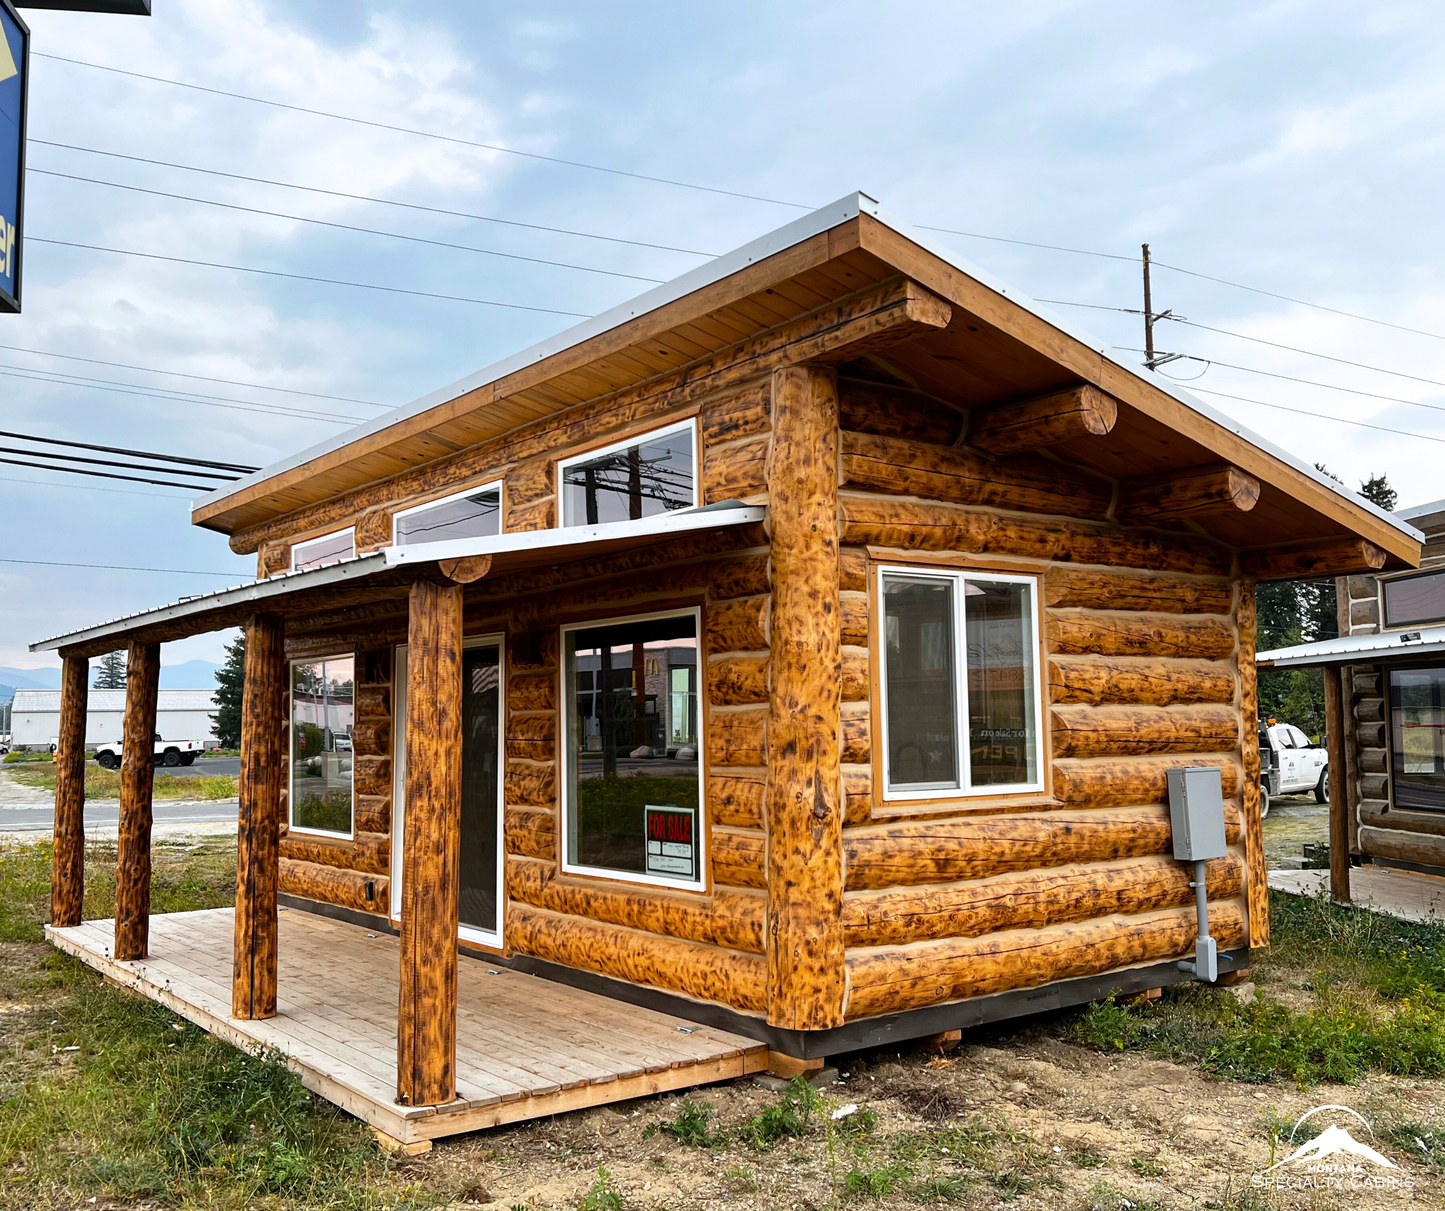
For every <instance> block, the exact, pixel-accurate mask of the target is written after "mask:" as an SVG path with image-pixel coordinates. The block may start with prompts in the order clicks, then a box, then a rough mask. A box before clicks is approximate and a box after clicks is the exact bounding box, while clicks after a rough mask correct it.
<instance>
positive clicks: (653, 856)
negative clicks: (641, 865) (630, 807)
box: [646, 803, 701, 883]
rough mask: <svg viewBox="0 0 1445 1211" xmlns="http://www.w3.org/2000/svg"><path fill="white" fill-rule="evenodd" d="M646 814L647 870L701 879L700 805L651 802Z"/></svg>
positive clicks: (692, 879)
mask: <svg viewBox="0 0 1445 1211" xmlns="http://www.w3.org/2000/svg"><path fill="white" fill-rule="evenodd" d="M646 815H647V873H648V874H649V875H662V876H663V877H664V878H667V879H688V880H690V881H692V882H694V883H695V882H697V880H698V878H699V877H700V873H701V872H700V871H699V862H698V847H697V808H695V807H678V806H677V804H675V803H668V804H663V805H658V804H655V803H649V804H647V805H646Z"/></svg>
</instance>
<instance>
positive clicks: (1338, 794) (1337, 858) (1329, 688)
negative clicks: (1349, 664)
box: [1324, 664, 1350, 904]
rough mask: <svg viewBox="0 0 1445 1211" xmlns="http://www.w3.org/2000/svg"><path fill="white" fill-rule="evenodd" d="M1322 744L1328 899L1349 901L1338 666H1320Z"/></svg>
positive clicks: (1342, 717)
mask: <svg viewBox="0 0 1445 1211" xmlns="http://www.w3.org/2000/svg"><path fill="white" fill-rule="evenodd" d="M1324 673H1325V745H1326V749H1327V751H1328V753H1329V758H1328V762H1329V763H1328V765H1327V766H1326V768H1327V769H1328V770H1329V773H1330V899H1331V900H1333V901H1335V903H1337V904H1348V903H1349V902H1350V821H1349V816H1348V805H1349V796H1348V794H1347V793H1346V792H1347V790H1348V787H1347V786H1346V782H1347V781H1348V778H1347V776H1346V773H1345V711H1344V702H1343V698H1342V693H1341V687H1340V667H1339V665H1337V664H1327V665H1325V666H1324Z"/></svg>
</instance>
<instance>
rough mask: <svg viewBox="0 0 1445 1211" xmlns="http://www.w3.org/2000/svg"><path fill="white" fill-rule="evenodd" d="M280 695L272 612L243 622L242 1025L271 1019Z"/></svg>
mask: <svg viewBox="0 0 1445 1211" xmlns="http://www.w3.org/2000/svg"><path fill="white" fill-rule="evenodd" d="M285 695H286V651H285V627H284V624H283V622H282V619H281V618H280V617H279V616H277V615H275V614H257V615H255V616H254V617H252V618H251V619H250V620H249V621H248V622H247V623H246V672H245V688H244V690H243V692H242V697H241V776H240V801H241V802H240V810H239V815H238V818H237V822H236V933H235V942H234V948H233V950H232V967H231V1016H232V1017H235V1018H242V1019H247V1020H250V1019H256V1018H270V1017H275V1016H276V960H277V943H276V935H277V917H276V897H277V892H278V890H279V889H278V881H279V879H280V856H281V854H280V849H281V783H282V774H283V770H284V769H285V767H286V757H287V754H286V751H285V742H284V739H283V735H284V727H285V718H284V708H283V703H284V702H285Z"/></svg>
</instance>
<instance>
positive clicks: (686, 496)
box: [557, 420, 697, 526]
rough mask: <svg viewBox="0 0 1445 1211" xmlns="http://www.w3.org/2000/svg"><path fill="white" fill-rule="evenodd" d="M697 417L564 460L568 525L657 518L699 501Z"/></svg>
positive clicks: (564, 507)
mask: <svg viewBox="0 0 1445 1211" xmlns="http://www.w3.org/2000/svg"><path fill="white" fill-rule="evenodd" d="M694 441H695V426H694V424H693V422H692V421H690V420H688V421H683V422H682V423H681V424H679V425H670V426H669V427H668V428H666V429H659V430H657V431H656V432H655V433H649V434H647V435H645V436H644V437H639V438H633V439H631V440H630V441H626V442H619V443H618V444H617V445H615V446H608V447H607V448H606V449H604V450H593V451H589V452H588V453H586V454H582V455H578V456H577V457H576V458H569V459H564V460H563V461H562V462H561V463H560V464H559V465H558V468H557V476H558V480H559V483H560V486H561V493H562V524H563V525H564V526H586V525H596V524H598V523H599V522H609V521H628V520H636V519H637V518H641V517H655V516H657V514H659V513H670V512H672V511H673V510H674V509H688V508H691V507H692V506H693V505H695V504H697V484H696V476H695V474H694V465H695V459H694V457H693V450H694Z"/></svg>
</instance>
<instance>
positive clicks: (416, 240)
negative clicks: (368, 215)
mask: <svg viewBox="0 0 1445 1211" xmlns="http://www.w3.org/2000/svg"><path fill="white" fill-rule="evenodd" d="M27 171H29V172H35V173H39V174H40V175H41V176H45V177H59V178H61V179H62V180H66V181H82V182H84V183H85V184H87V185H105V186H108V187H109V188H111V189H125V190H129V191H130V192H131V193H144V194H149V195H150V196H151V197H155V198H172V199H174V200H175V201H177V202H195V203H197V204H199V205H201V206H217V207H220V208H222V209H224V210H239V211H241V212H243V213H245V214H259V215H263V216H265V217H266V218H268V219H287V220H289V221H290V222H293V223H311V224H313V225H315V226H317V227H331V228H334V229H335V230H337V231H355V232H359V233H360V234H362V235H379V236H385V237H386V238H387V239H392V240H407V241H408V242H410V243H413V244H431V245H432V246H433V247H436V248H450V249H452V250H453V251H455V252H475V253H479V254H481V255H482V256H494V257H503V258H505V259H506V260H509V261H526V262H527V263H528V264H531V265H551V266H553V267H554V268H557V269H575V270H577V271H578V272H579V273H600V274H603V275H604V276H606V277H611V278H628V279H629V280H631V281H634V282H650V283H652V284H653V285H660V284H661V282H662V280H663V279H662V278H649V277H642V276H641V275H640V274H636V273H621V272H619V271H618V270H615V269H595V268H593V267H592V266H590V265H574V264H571V263H570V262H568V261H549V260H547V259H546V258H544V257H535V256H523V255H522V254H521V253H518V252H498V251H496V250H495V249H493V248H477V247H475V246H473V245H471V244H453V243H451V242H449V241H447V240H432V239H427V238H426V237H425V236H419V235H403V234H402V233H401V232H399V231H378V230H377V229H376V228H374V227H355V226H353V225H352V224H350V223H333V222H331V221H330V220H328V219H308V218H306V217H304V216H302V215H299V214H284V213H282V212H281V211H278V210H261V209H260V208H258V207H255V206H240V205H238V204H236V203H234V202H217V201H214V200H213V199H211V198H193V197H191V196H189V195H188V194H183V193H167V192H166V191H165V190H163V189H145V188H143V187H142V186H140V185H122V184H121V183H120V182H119V181H102V180H100V179H99V178H98V177H78V176H75V175H74V174H72V173H68V172H51V171H50V170H49V169H48V168H27Z"/></svg>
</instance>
